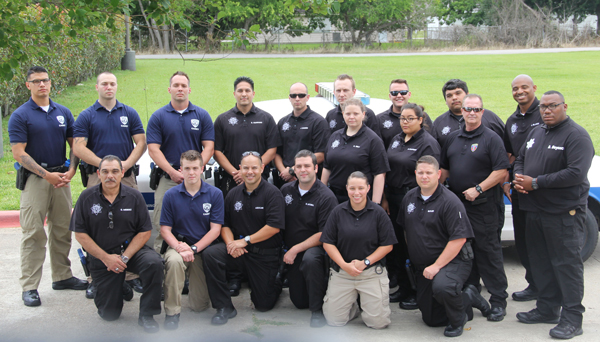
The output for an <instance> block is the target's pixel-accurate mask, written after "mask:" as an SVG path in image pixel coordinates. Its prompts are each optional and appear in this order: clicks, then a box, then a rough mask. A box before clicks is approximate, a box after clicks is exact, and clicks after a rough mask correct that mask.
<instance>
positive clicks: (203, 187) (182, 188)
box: [177, 179, 208, 198]
mask: <svg viewBox="0 0 600 342" xmlns="http://www.w3.org/2000/svg"><path fill="white" fill-rule="evenodd" d="M200 182H201V184H202V185H201V186H200V190H199V191H198V192H196V193H195V194H194V196H192V195H191V194H190V193H189V192H188V191H187V189H186V188H185V181H183V182H181V184H178V185H177V187H178V188H177V191H179V192H180V193H182V194H185V195H187V196H190V197H192V198H196V197H198V196H200V195H201V194H205V193H207V192H208V186H207V184H206V182H205V181H203V180H202V179H200Z"/></svg>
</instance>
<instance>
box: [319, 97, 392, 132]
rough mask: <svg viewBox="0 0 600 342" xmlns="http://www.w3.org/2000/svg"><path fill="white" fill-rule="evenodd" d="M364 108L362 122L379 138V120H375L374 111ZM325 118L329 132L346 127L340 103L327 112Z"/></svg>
mask: <svg viewBox="0 0 600 342" xmlns="http://www.w3.org/2000/svg"><path fill="white" fill-rule="evenodd" d="M365 108H366V110H365V121H364V122H363V123H364V124H365V125H367V126H368V127H369V128H370V129H372V130H373V132H375V134H377V136H379V137H380V138H381V132H380V131H379V121H378V120H377V117H376V116H375V113H374V112H373V110H372V109H370V108H369V107H365ZM325 120H326V121H327V124H328V125H329V131H330V132H331V133H333V132H335V131H337V130H339V129H342V128H344V129H345V128H346V127H348V126H347V125H346V121H344V114H343V113H342V107H341V105H337V106H336V107H335V108H333V109H332V110H330V111H329V112H327V116H325Z"/></svg>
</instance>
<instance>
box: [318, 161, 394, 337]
mask: <svg viewBox="0 0 600 342" xmlns="http://www.w3.org/2000/svg"><path fill="white" fill-rule="evenodd" d="M369 189H370V186H369V182H368V180H367V177H366V176H365V175H364V174H363V173H362V172H360V171H355V172H353V173H352V174H350V177H348V180H347V191H348V196H349V197H350V200H349V201H346V202H344V203H342V204H340V205H338V206H337V207H335V208H334V209H333V210H332V211H331V214H330V215H329V218H328V219H327V223H326V224H325V228H324V229H323V234H322V235H321V242H323V248H324V249H325V251H326V252H327V254H328V255H329V257H330V258H331V259H332V260H333V263H332V265H331V269H330V277H329V284H328V287H327V293H326V294H325V297H324V298H323V314H324V315H325V319H326V320H327V324H329V325H332V326H342V325H345V324H346V323H348V321H350V320H352V319H353V318H355V317H356V316H358V313H359V308H358V303H357V301H356V300H357V297H358V295H359V294H360V303H361V308H362V313H361V316H362V319H363V321H364V323H365V324H366V325H367V326H368V327H370V328H374V329H382V328H385V327H386V326H388V325H389V324H390V312H391V311H390V305H389V301H388V299H389V280H388V276H387V271H386V268H385V263H382V262H381V260H382V259H384V258H385V256H386V254H388V253H389V252H390V251H391V250H392V245H393V244H395V243H396V242H397V240H396V235H395V234H394V228H393V227H392V222H391V221H390V218H389V217H388V215H387V214H386V212H385V211H384V210H383V209H382V208H381V207H380V206H379V205H377V204H375V203H373V202H372V201H370V200H369V199H368V197H367V193H368V192H369Z"/></svg>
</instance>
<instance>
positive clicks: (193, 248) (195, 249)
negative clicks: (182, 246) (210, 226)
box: [190, 245, 198, 254]
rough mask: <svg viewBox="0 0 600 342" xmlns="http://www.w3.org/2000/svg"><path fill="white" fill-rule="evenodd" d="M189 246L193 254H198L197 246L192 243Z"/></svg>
mask: <svg viewBox="0 0 600 342" xmlns="http://www.w3.org/2000/svg"><path fill="white" fill-rule="evenodd" d="M190 248H191V249H192V252H194V254H198V247H196V245H192V246H191V247H190Z"/></svg>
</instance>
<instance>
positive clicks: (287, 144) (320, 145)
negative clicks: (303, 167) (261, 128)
mask: <svg viewBox="0 0 600 342" xmlns="http://www.w3.org/2000/svg"><path fill="white" fill-rule="evenodd" d="M277 128H278V131H279V136H280V137H281V146H279V147H278V148H277V154H278V155H280V156H281V158H282V159H283V165H284V166H286V167H288V166H293V165H294V156H296V153H298V152H299V151H300V150H309V151H311V152H313V153H317V152H325V148H326V147H327V141H328V140H329V136H330V135H331V132H330V131H329V128H328V127H327V121H325V119H324V118H323V117H322V116H321V115H320V114H319V113H316V112H314V111H313V110H311V109H310V107H308V108H306V110H305V111H304V112H302V114H300V116H299V117H295V116H294V113H293V112H292V113H291V114H288V115H286V116H284V117H283V118H281V120H279V122H278V123H277Z"/></svg>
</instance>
